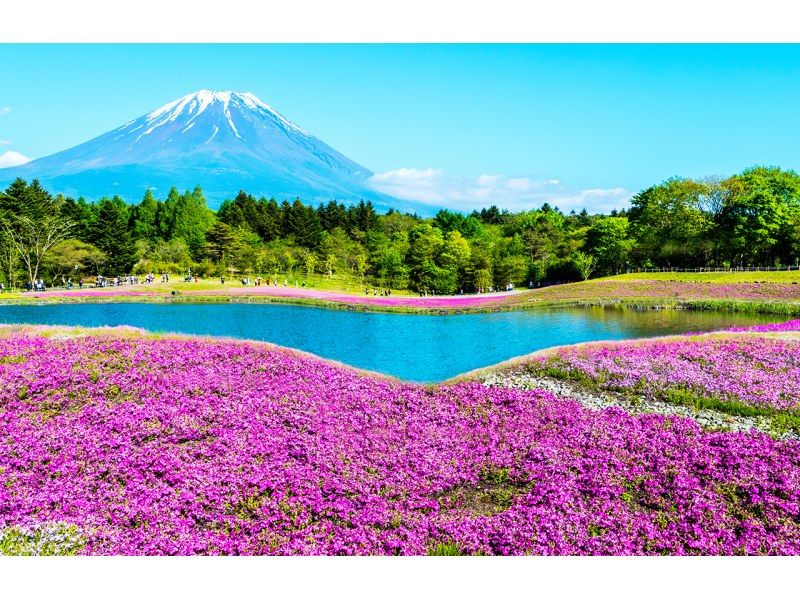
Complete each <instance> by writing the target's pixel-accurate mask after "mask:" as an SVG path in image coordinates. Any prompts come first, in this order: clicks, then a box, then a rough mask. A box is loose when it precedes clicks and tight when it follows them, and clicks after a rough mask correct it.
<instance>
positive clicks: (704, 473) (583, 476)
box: [0, 327, 800, 555]
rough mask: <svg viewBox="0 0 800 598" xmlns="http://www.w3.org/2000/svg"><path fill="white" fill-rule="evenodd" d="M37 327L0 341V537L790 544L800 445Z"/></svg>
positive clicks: (355, 544) (668, 420) (246, 355)
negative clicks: (63, 532)
mask: <svg viewBox="0 0 800 598" xmlns="http://www.w3.org/2000/svg"><path fill="white" fill-rule="evenodd" d="M47 330H48V329H46V328H40V329H13V330H12V329H9V328H7V327H6V328H5V330H4V334H3V335H2V336H0V387H1V388H2V389H3V390H2V395H0V397H1V398H0V536H2V531H3V530H6V533H7V532H8V530H32V529H40V528H41V527H42V526H54V525H59V526H66V527H67V528H68V529H72V530H75V533H76V534H77V535H78V537H79V540H80V541H79V543H78V544H77V546H79V552H80V553H83V554H112V555H113V554H125V555H138V554H148V555H161V554H166V555H181V554H186V555H188V554H331V555H335V554H341V555H349V554H373V555H379V554H386V555H395V554H405V555H415V554H423V555H424V554H428V553H435V554H436V553H450V554H452V553H460V554H499V555H511V554H606V555H618V554H678V555H680V554H800V442H796V441H793V440H784V441H779V440H776V439H773V438H772V437H770V436H768V435H766V434H761V433H756V432H752V433H721V432H708V431H704V430H703V429H701V428H700V427H699V426H698V425H697V424H696V423H695V422H693V421H691V420H689V419H684V418H680V417H667V416H661V415H652V414H651V415H639V416H633V415H630V414H627V413H626V412H624V411H622V410H621V409H617V408H612V409H606V410H603V411H590V410H587V409H585V408H583V407H582V406H581V405H580V404H579V403H578V402H576V401H572V400H566V399H559V398H558V397H556V396H553V395H552V394H549V393H547V392H544V391H521V390H513V389H503V388H488V387H485V386H482V385H479V384H477V383H474V382H468V383H459V384H453V385H439V386H434V387H426V386H421V385H416V384H406V383H402V382H399V381H395V380H392V379H388V378H382V377H377V376H372V375H367V374H364V373H361V372H357V371H355V370H353V369H350V368H347V367H343V366H339V365H336V364H332V363H329V362H325V361H323V360H319V359H316V358H314V357H310V356H308V355H303V354H299V353H297V352H293V351H290V350H286V349H281V348H276V347H273V346H269V345H264V344H257V343H250V342H238V341H217V340H208V339H198V338H189V337H166V338H163V339H155V338H152V337H147V336H144V335H141V334H137V333H133V332H130V331H127V332H122V331H118V332H103V333H98V334H95V335H92V336H73V337H70V336H68V335H67V334H60V335H54V334H49V335H47V334H46V333H47ZM51 330H52V329H51ZM759 347H760V350H761V351H762V352H763V351H766V350H771V349H773V348H774V347H773V345H769V344H767V345H763V346H759ZM757 363H761V362H760V361H759V362H757ZM737 371H738V370H737ZM754 375H755V374H754ZM759 375H760V374H759Z"/></svg>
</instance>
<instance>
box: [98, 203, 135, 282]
mask: <svg viewBox="0 0 800 598" xmlns="http://www.w3.org/2000/svg"><path fill="white" fill-rule="evenodd" d="M130 220H131V218H130V208H129V206H128V204H126V203H125V202H124V201H122V199H121V198H120V197H118V196H114V197H113V198H112V199H107V198H104V199H101V200H100V202H99V203H98V206H97V221H96V222H95V225H94V228H93V231H92V239H91V240H92V244H93V245H95V246H96V247H98V248H99V249H100V250H101V251H103V253H105V254H106V256H107V259H106V261H105V263H104V264H103V268H104V274H106V275H111V276H114V275H118V274H119V275H124V274H128V273H129V272H131V271H132V269H133V264H134V263H135V262H136V244H135V242H134V239H133V235H131V231H130Z"/></svg>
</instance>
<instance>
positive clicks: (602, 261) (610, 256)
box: [585, 216, 633, 274]
mask: <svg viewBox="0 0 800 598" xmlns="http://www.w3.org/2000/svg"><path fill="white" fill-rule="evenodd" d="M632 249H633V239H631V238H630V237H629V236H628V219H627V218H625V217H619V216H617V217H613V216H612V217H608V218H598V219H596V220H595V221H594V222H593V224H592V225H591V226H590V227H589V230H588V231H587V232H586V243H585V250H586V252H587V253H588V254H589V255H591V256H592V257H594V259H595V262H596V270H597V271H598V272H601V273H603V274H617V273H619V271H621V270H622V269H624V267H625V264H626V263H627V262H628V260H629V258H630V252H631V250H632Z"/></svg>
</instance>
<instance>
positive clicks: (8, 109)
mask: <svg viewBox="0 0 800 598" xmlns="http://www.w3.org/2000/svg"><path fill="white" fill-rule="evenodd" d="M9 112H11V107H10V106H3V107H2V108H0V116H2V115H4V114H8V113H9Z"/></svg>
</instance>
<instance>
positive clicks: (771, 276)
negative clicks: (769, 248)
mask: <svg viewBox="0 0 800 598" xmlns="http://www.w3.org/2000/svg"><path fill="white" fill-rule="evenodd" d="M593 280H674V281H677V282H711V283H717V284H730V283H736V282H777V283H783V284H792V283H795V282H796V283H798V284H800V270H788V271H780V272H631V273H630V274H619V275H617V276H608V277H605V278H595V279H593Z"/></svg>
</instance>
